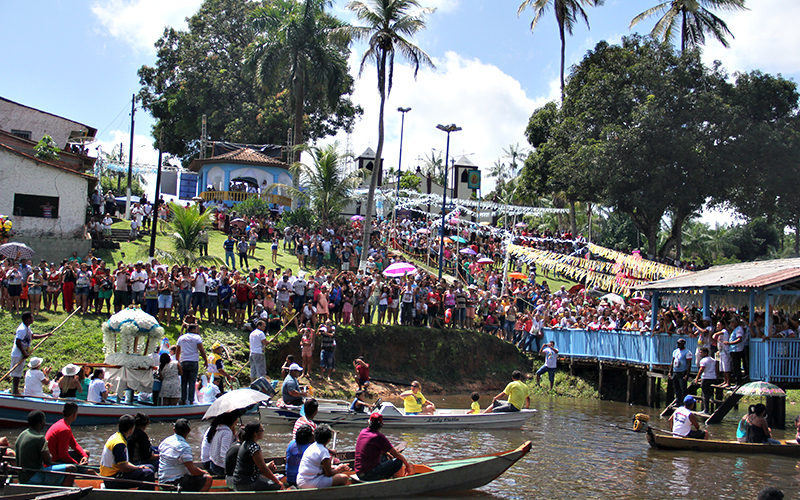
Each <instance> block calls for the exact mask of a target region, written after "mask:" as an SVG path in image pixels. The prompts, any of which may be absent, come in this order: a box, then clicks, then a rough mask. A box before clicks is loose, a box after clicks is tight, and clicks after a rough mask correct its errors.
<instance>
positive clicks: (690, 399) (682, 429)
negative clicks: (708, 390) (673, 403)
mask: <svg viewBox="0 0 800 500" xmlns="http://www.w3.org/2000/svg"><path fill="white" fill-rule="evenodd" d="M695 401H696V400H695V399H694V396H691V395H689V396H686V397H684V398H683V406H679V407H678V408H675V411H674V412H673V413H672V416H671V417H669V423H670V424H672V435H673V436H675V437H687V438H692V439H708V431H703V430H700V422H698V420H697V417H695V415H694V413H693V411H692V410H694V404H695ZM692 427H694V429H692Z"/></svg>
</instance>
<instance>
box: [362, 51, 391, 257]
mask: <svg viewBox="0 0 800 500" xmlns="http://www.w3.org/2000/svg"><path fill="white" fill-rule="evenodd" d="M378 92H380V96H381V107H380V111H379V113H378V147H377V151H376V152H375V166H374V167H372V177H371V178H370V181H369V193H368V194H367V211H366V213H365V214H364V239H363V240H362V243H361V261H360V262H359V269H365V267H366V264H367V258H368V257H369V245H370V240H371V233H372V213H373V212H374V211H375V190H376V189H377V187H378V177H379V176H380V169H381V167H382V165H381V155H382V154H383V108H384V106H385V104H386V52H385V51H381V56H380V60H379V62H378Z"/></svg>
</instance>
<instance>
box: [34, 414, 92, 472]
mask: <svg viewBox="0 0 800 500" xmlns="http://www.w3.org/2000/svg"><path fill="white" fill-rule="evenodd" d="M44 437H45V439H47V447H48V448H49V449H50V455H51V456H52V457H53V462H61V463H65V464H77V463H78V462H76V461H75V459H74V458H72V457H71V456H70V455H69V450H71V449H72V450H75V451H76V452H78V453H79V454H80V455H81V456H82V457H88V456H89V455H87V454H86V452H85V451H83V448H81V445H79V444H78V442H77V441H75V436H73V435H72V428H71V427H70V426H68V425H67V423H66V422H64V419H63V418H62V419H61V420H59V421H58V422H56V423H54V424H53V425H52V426H50V428H49V429H47V433H46V434H45V435H44Z"/></svg>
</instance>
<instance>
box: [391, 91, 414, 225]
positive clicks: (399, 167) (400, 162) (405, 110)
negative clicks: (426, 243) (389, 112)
mask: <svg viewBox="0 0 800 500" xmlns="http://www.w3.org/2000/svg"><path fill="white" fill-rule="evenodd" d="M397 111H399V112H400V113H402V115H401V116H402V118H401V119H400V157H399V158H398V159H397V189H395V195H394V219H396V218H397V211H398V208H397V205H398V203H400V178H401V177H402V176H401V174H400V172H401V170H402V168H403V128H404V127H405V124H406V113H408V112H409V111H411V108H402V107H400V108H397Z"/></svg>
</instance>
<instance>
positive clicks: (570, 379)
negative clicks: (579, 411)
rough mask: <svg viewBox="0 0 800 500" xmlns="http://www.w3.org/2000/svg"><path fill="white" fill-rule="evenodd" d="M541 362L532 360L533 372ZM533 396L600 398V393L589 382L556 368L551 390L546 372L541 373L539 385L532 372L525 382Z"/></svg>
mask: <svg viewBox="0 0 800 500" xmlns="http://www.w3.org/2000/svg"><path fill="white" fill-rule="evenodd" d="M541 365H542V363H538V362H534V365H533V368H534V369H533V373H535V372H536V370H538V369H539V367H540V366H541ZM526 384H527V385H528V388H529V389H530V391H531V395H532V396H534V395H536V396H562V397H568V398H586V399H600V393H599V392H597V388H595V387H594V386H593V385H592V384H591V383H590V382H588V381H586V380H585V379H582V378H580V377H576V376H573V375H570V374H569V372H567V371H566V370H561V369H559V370H556V378H555V383H554V384H553V390H552V391H551V390H550V379H549V377H548V375H547V373H545V374H543V375H542V378H541V382H540V385H536V378H535V376H534V375H533V374H532V375H531V379H530V380H528V381H527V382H526Z"/></svg>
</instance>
